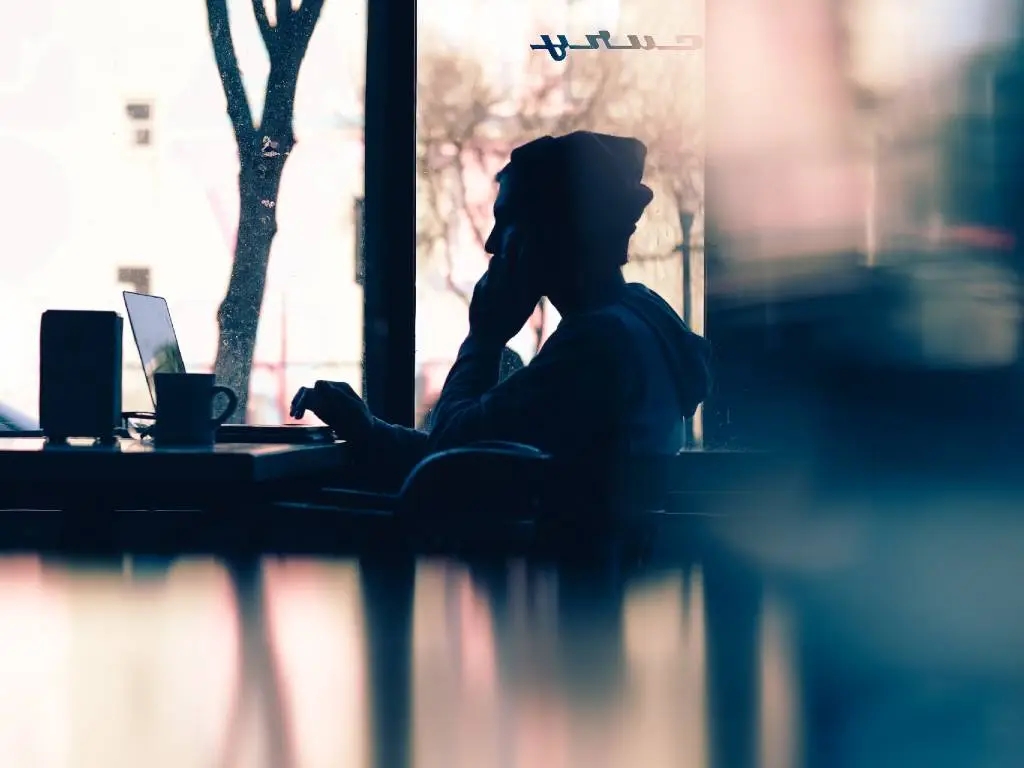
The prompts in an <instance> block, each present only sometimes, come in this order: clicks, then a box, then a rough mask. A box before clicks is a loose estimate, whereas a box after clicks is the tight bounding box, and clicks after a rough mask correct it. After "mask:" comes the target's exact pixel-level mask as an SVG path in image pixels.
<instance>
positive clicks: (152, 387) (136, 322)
mask: <svg viewBox="0 0 1024 768" xmlns="http://www.w3.org/2000/svg"><path fill="white" fill-rule="evenodd" d="M124 306H125V309H126V310H127V311H128V322H129V323H130V324H131V326H132V335H134V336H135V346H137V347H138V348H139V357H140V358H141V359H142V370H143V372H144V373H145V374H146V383H147V384H148V385H149V394H150V397H151V398H152V400H153V405H156V384H155V380H154V374H157V373H185V363H184V362H183V361H182V359H181V350H180V349H179V348H178V337H177V336H175V335H174V326H173V325H172V324H171V311H170V309H168V307H167V301H166V299H164V298H162V297H160V296H148V295H146V294H144V293H132V292H130V291H125V292H124Z"/></svg>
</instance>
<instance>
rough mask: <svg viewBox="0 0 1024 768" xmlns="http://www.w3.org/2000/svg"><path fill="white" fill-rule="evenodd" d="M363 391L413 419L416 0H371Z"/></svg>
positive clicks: (394, 414) (390, 417)
mask: <svg viewBox="0 0 1024 768" xmlns="http://www.w3.org/2000/svg"><path fill="white" fill-rule="evenodd" d="M365 101H366V107H365V118H364V124H363V125H364V127H363V142H364V148H365V153H366V154H365V164H364V178H365V181H364V188H365V193H364V194H365V203H364V206H365V207H364V216H365V223H364V226H365V229H364V234H365V248H366V251H365V256H366V262H365V269H366V272H365V282H364V285H363V396H364V398H365V399H366V403H367V405H369V407H370V410H371V411H373V413H374V415H376V416H378V417H380V418H382V419H384V420H386V421H389V422H391V423H394V424H401V425H403V426H408V427H411V426H413V407H414V400H415V391H414V379H415V349H416V346H415V344H416V339H415V334H416V3H415V0H367V29H366V99H365Z"/></svg>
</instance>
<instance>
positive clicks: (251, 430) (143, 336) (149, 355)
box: [122, 291, 334, 445]
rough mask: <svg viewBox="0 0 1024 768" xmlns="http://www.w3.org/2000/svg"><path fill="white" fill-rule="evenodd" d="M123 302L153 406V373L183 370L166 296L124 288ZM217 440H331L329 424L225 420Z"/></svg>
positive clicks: (311, 442) (328, 441) (332, 440)
mask: <svg viewBox="0 0 1024 768" xmlns="http://www.w3.org/2000/svg"><path fill="white" fill-rule="evenodd" d="M122 295H123V296H124V306H125V309H126V310H127V312H128V322H129V324H130V325H131V328H132V335H133V336H134V337H135V346H136V347H137V348H138V350H139V358H140V359H141V360H142V371H143V373H144V374H145V376H146V384H147V385H148V387H149V399H150V400H151V401H152V403H153V407H154V409H155V408H156V374H157V373H186V371H185V362H184V360H183V359H182V356H181V348H180V347H179V346H178V336H177V334H176V333H175V332H174V324H173V323H172V322H171V311H170V309H169V308H168V306H167V300H166V299H164V298H163V297H161V296H150V295H149V294H145V293H133V292H132V291H124V293H123V294H122ZM217 442H219V443H288V444H303V445H309V444H323V443H333V442H334V433H333V432H332V431H331V429H330V428H329V427H315V426H308V425H305V424H274V425H261V424H224V425H223V426H221V427H220V428H219V429H218V430H217Z"/></svg>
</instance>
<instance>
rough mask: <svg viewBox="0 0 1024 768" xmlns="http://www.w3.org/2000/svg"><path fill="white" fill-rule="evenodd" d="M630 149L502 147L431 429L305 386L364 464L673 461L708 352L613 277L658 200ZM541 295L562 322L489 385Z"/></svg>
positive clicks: (703, 389) (297, 413) (609, 142)
mask: <svg viewBox="0 0 1024 768" xmlns="http://www.w3.org/2000/svg"><path fill="white" fill-rule="evenodd" d="M646 154H647V148H646V147H645V146H644V145H643V143H641V142H640V141H637V140H636V139H631V138H622V137H617V136H608V135H603V134H596V133H589V132H582V131H581V132H577V133H572V134H569V135H567V136H561V137H558V138H552V137H550V136H546V137H543V138H541V139H537V140H535V141H532V142H530V143H528V144H525V145H523V146H522V147H519V148H518V149H516V150H515V151H513V152H512V156H511V161H510V162H509V164H508V165H507V166H505V168H504V169H503V170H502V171H501V172H500V173H499V174H498V176H497V181H498V183H499V189H498V197H497V200H496V202H495V204H494V219H495V221H494V229H493V230H492V231H491V233H490V236H489V237H488V238H487V242H486V244H485V248H486V250H487V252H488V253H490V254H493V257H492V258H491V261H490V264H489V266H488V268H487V272H486V273H485V274H484V276H483V277H482V278H481V279H480V281H479V282H478V283H477V285H476V288H475V289H474V291H473V298H472V301H471V302H470V306H469V326H470V330H469V335H468V336H467V337H466V340H465V341H464V342H463V344H462V347H461V349H460V350H459V355H458V359H457V360H456V361H455V364H454V365H453V366H452V369H451V372H450V373H449V374H448V378H447V380H446V381H445V385H444V388H443V389H442V391H441V395H440V398H439V399H438V402H437V405H436V406H435V408H434V411H433V418H432V427H431V429H430V431H429V433H428V432H424V431H417V430H411V429H407V428H404V427H399V426H395V425H391V424H387V423H385V422H383V421H381V420H380V419H377V418H375V417H374V416H372V415H371V414H370V412H369V410H368V409H367V407H366V405H365V404H364V403H363V401H362V400H361V399H360V398H359V397H358V396H357V395H356V393H355V392H354V391H353V390H352V388H351V387H350V386H348V385H347V384H341V383H334V382H325V381H318V382H317V383H316V385H315V386H314V387H312V388H305V387H304V388H302V389H300V390H299V392H298V394H296V396H295V399H294V401H293V402H292V416H293V417H295V418H301V417H302V416H303V414H304V412H305V411H306V410H310V411H312V412H313V413H314V414H316V415H317V416H318V417H320V418H321V419H322V420H323V421H324V422H325V423H326V424H328V425H329V426H330V427H332V428H333V429H334V431H335V433H336V434H337V435H338V437H339V438H341V439H344V440H347V441H349V443H350V444H351V445H352V446H353V448H354V449H355V450H356V451H358V452H361V453H363V454H364V455H369V456H377V457H379V458H380V459H381V460H384V461H387V462H388V463H392V465H394V463H395V462H397V465H398V466H400V467H402V468H403V470H404V471H407V470H408V469H411V468H412V467H413V466H414V465H415V464H416V462H418V461H419V460H420V459H422V458H423V457H425V456H426V455H427V454H428V453H431V452H434V451H438V450H444V449H447V448H452V447H456V446H466V445H470V444H472V443H475V442H479V441H484V440H500V441H511V442H518V443H526V444H528V445H532V446H535V447H537V448H540V449H541V450H544V451H546V452H549V453H552V454H554V455H555V456H565V457H568V458H585V457H588V456H597V457H602V456H607V455H610V454H614V455H622V454H626V455H656V454H666V453H676V452H677V451H678V450H679V449H680V448H681V447H683V442H684V431H683V427H684V420H685V419H688V418H690V417H691V416H693V413H694V411H695V410H696V408H697V406H698V405H699V404H700V402H701V401H702V400H703V399H704V397H705V395H706V394H707V390H708V386H709V377H710V374H709V368H708V362H709V347H708V344H707V342H706V341H705V340H704V339H702V338H701V337H700V336H697V335H696V334H694V333H692V332H691V331H690V330H689V329H688V328H687V327H686V325H685V324H684V323H683V322H682V320H680V318H679V316H678V315H677V314H676V313H675V311H673V310H672V308H671V307H670V306H669V305H668V304H667V303H665V301H663V300H662V299H661V298H660V297H659V296H658V295H657V294H655V293H654V292H652V291H650V290H648V289H647V288H645V287H644V286H642V285H639V284H635V283H626V281H625V279H624V278H623V275H622V266H623V265H624V264H625V263H626V261H627V247H628V244H629V240H630V237H632V235H633V232H634V231H635V230H636V223H637V221H638V220H639V218H640V216H641V214H642V213H643V211H644V209H645V208H646V207H647V205H648V204H649V203H650V201H651V199H652V198H653V193H652V192H651V190H650V189H649V188H648V187H646V186H644V185H643V184H642V183H641V180H642V177H643V172H644V162H645V159H646ZM542 296H546V297H547V298H548V299H549V300H550V301H551V303H552V304H553V305H554V307H555V308H556V309H557V310H558V312H559V313H560V314H561V316H562V320H561V322H560V324H559V326H558V328H557V329H556V330H555V332H554V333H553V334H552V335H551V337H550V338H549V339H548V341H547V342H546V343H545V344H544V346H543V348H542V349H541V350H540V351H539V352H538V354H537V355H536V357H534V358H533V360H532V361H531V362H530V364H529V365H527V366H525V367H524V368H522V369H521V370H518V371H516V372H515V373H513V374H512V375H510V376H508V378H506V379H504V380H503V381H500V383H499V364H500V361H501V358H502V351H503V349H504V348H505V345H506V343H507V342H508V341H509V340H510V339H511V338H512V337H513V336H515V335H516V334H517V333H518V332H519V331H520V330H521V329H522V327H523V326H524V325H525V324H526V322H527V320H528V319H529V318H530V316H531V315H532V313H533V311H534V308H535V307H536V306H537V303H538V301H539V300H540V298H541V297H542Z"/></svg>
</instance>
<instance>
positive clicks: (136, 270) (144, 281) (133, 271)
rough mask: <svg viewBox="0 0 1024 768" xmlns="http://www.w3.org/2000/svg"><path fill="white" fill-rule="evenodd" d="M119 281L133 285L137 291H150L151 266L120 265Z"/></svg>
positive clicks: (118, 271) (132, 287) (133, 288)
mask: <svg viewBox="0 0 1024 768" xmlns="http://www.w3.org/2000/svg"><path fill="white" fill-rule="evenodd" d="M117 282H119V283H122V284H124V285H128V286H131V289H132V291H134V292H135V293H149V288H150V281H149V267H120V268H119V269H118V270H117Z"/></svg>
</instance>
